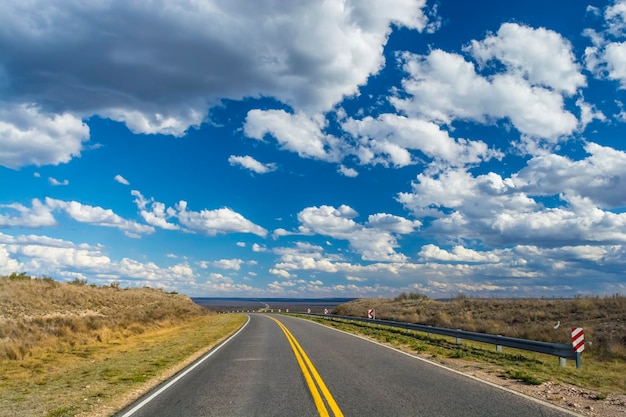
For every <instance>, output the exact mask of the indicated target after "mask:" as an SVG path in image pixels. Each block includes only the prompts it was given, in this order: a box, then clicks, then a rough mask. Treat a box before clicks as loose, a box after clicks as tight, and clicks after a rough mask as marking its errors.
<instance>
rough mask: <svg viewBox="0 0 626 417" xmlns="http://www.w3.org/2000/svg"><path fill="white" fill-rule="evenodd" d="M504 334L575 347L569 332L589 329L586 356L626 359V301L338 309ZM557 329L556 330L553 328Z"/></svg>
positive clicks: (456, 302)
mask: <svg viewBox="0 0 626 417" xmlns="http://www.w3.org/2000/svg"><path fill="white" fill-rule="evenodd" d="M370 308H373V309H375V311H376V318H378V319H386V320H396V321H405V322H410V323H419V324H426V325H431V326H440V327H448V328H454V329H461V330H468V331H474V332H481V333H490V334H501V335H503V336H510V337H519V338H523V339H531V340H541V341H547V342H553V343H571V328H572V327H583V328H584V329H585V342H586V343H585V355H586V356H589V355H591V356H593V357H594V359H597V360H607V361H612V360H620V361H626V297H624V296H619V295H615V296H611V297H588V298H575V299H474V298H468V297H464V296H459V297H456V298H454V299H452V300H450V301H437V300H432V299H429V298H427V297H425V296H422V295H419V294H401V295H400V296H398V297H396V298H395V299H393V300H392V299H362V300H356V301H353V302H350V303H346V304H343V305H341V306H339V307H338V308H337V309H336V310H335V313H336V314H341V315H348V316H350V315H352V316H361V317H364V316H365V315H366V314H367V310H368V309H370ZM557 324H558V327H557V328H556V329H555V327H556V326H557Z"/></svg>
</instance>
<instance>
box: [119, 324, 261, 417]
mask: <svg viewBox="0 0 626 417" xmlns="http://www.w3.org/2000/svg"><path fill="white" fill-rule="evenodd" d="M248 323H250V316H248V321H246V322H245V323H244V325H243V326H241V328H240V329H239V330H237V331H236V332H235V333H234V334H233V335H232V336H230V337H229V338H228V339H226V340H224V341H223V342H222V343H220V344H219V345H218V346H217V347H215V348H213V349H211V350H210V351H209V352H208V353H207V354H205V355H204V356H203V357H202V358H200V359H198V360H197V361H196V362H194V363H193V364H192V365H191V366H189V367H188V368H187V369H185V370H184V371H183V372H181V373H180V374H178V376H176V378H174V379H171V380H170V381H169V382H168V383H167V384H165V385H163V386H162V387H161V388H159V389H158V390H157V391H155V392H154V393H152V395H150V396H149V397H148V398H146V399H145V400H143V401H142V402H140V403H139V404H137V405H136V406H135V407H133V408H132V409H131V410H129V411H128V412H127V413H126V414H122V415H121V416H120V417H130V416H132V415H133V414H135V413H136V412H137V411H139V409H141V408H142V407H143V406H145V405H146V404H148V403H149V402H150V401H152V400H154V399H155V398H156V397H157V396H159V395H160V394H161V393H163V391H165V390H166V389H168V388H169V387H171V386H172V385H174V384H175V383H176V382H178V381H179V380H180V379H181V378H183V377H184V376H185V375H187V374H188V373H189V372H191V371H193V370H194V369H195V368H196V367H197V366H198V365H200V364H201V363H202V362H204V361H205V360H207V359H209V358H210V357H211V356H212V355H213V354H214V353H215V352H217V351H218V350H220V349H221V348H222V347H224V346H225V345H226V344H227V343H228V342H230V341H231V339H233V338H234V337H235V336H237V335H238V334H239V333H240V332H241V331H242V330H243V329H244V328H245V327H246V326H247V325H248Z"/></svg>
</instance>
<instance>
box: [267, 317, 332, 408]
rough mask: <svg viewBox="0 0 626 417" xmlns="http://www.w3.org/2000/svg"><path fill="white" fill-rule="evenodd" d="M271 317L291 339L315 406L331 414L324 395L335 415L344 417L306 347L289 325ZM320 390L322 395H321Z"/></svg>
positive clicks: (290, 342) (290, 343) (292, 347)
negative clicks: (308, 354)
mask: <svg viewBox="0 0 626 417" xmlns="http://www.w3.org/2000/svg"><path fill="white" fill-rule="evenodd" d="M268 317H269V316H268ZM269 318H270V319H272V320H274V321H275V322H276V324H278V326H279V327H280V328H281V329H282V331H283V333H285V336H286V337H287V340H288V341H289V345H291V349H292V350H293V353H294V355H295V356H296V360H297V361H298V365H300V370H301V371H302V374H303V375H304V379H305V381H306V383H307V385H308V386H309V391H311V396H313V402H315V406H316V407H317V411H318V412H319V414H320V416H321V417H330V414H329V413H328V409H327V408H326V404H324V401H323V399H322V395H323V396H324V399H325V400H326V403H327V404H328V406H329V407H330V409H331V411H332V412H333V415H334V416H335V417H343V413H342V412H341V410H340V409H339V406H338V405H337V403H336V402H335V399H334V398H333V396H332V395H331V393H330V391H329V390H328V388H327V387H326V384H325V383H324V381H323V380H322V377H321V376H320V374H319V373H318V372H317V370H316V369H315V367H314V366H313V364H312V363H311V360H310V359H309V357H308V356H307V354H306V353H305V352H304V349H302V346H300V343H298V341H297V340H296V338H295V337H294V336H293V334H291V332H290V331H289V329H287V327H285V325H284V324H283V323H281V322H280V321H278V320H276V319H275V318H273V317H269ZM315 383H317V386H316V385H315ZM318 387H319V390H318ZM320 391H321V394H322V395H320Z"/></svg>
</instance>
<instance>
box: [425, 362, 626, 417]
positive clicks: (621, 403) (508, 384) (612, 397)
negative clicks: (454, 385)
mask: <svg viewBox="0 0 626 417" xmlns="http://www.w3.org/2000/svg"><path fill="white" fill-rule="evenodd" d="M419 356H421V357H423V358H424V359H427V360H429V361H431V362H435V363H438V364H440V365H443V366H445V367H447V368H451V369H454V370H456V371H458V372H461V373H464V374H467V375H471V376H472V377H475V378H477V379H480V380H482V381H486V382H489V383H491V384H494V385H498V386H501V387H504V388H506V389H509V390H511V391H515V392H518V393H521V394H524V395H526V396H528V397H531V398H535V399H538V400H541V401H544V402H547V403H550V404H553V405H555V406H557V407H560V408H564V409H566V410H569V411H571V412H573V413H575V414H578V415H581V416H589V417H626V394H623V395H616V394H608V395H607V396H606V398H598V394H597V393H596V392H593V391H590V390H587V389H584V388H579V387H576V386H572V385H568V384H555V383H552V382H549V381H548V382H544V383H543V384H541V385H529V384H526V383H524V382H521V381H518V380H514V379H507V378H501V377H499V376H498V375H497V372H490V370H489V369H488V365H485V366H477V365H476V364H475V363H471V364H470V363H468V362H464V361H462V360H455V359H445V360H437V359H433V358H432V357H429V356H428V355H419Z"/></svg>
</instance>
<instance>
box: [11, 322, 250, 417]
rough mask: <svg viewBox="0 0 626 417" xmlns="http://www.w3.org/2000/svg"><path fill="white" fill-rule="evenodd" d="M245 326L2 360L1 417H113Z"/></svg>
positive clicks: (160, 333) (159, 334)
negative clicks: (147, 391) (161, 381)
mask: <svg viewBox="0 0 626 417" xmlns="http://www.w3.org/2000/svg"><path fill="white" fill-rule="evenodd" d="M244 322H245V316H243V315H234V314H229V315H226V314H221V315H210V316H203V317H199V318H196V319H193V320H190V321H188V322H186V323H184V324H180V325H177V326H172V327H168V328H163V329H157V330H152V331H146V332H144V333H142V334H139V335H133V336H129V337H127V338H125V339H123V340H121V339H120V340H110V341H109V342H106V343H102V342H94V343H92V344H89V345H85V346H80V347H77V348H76V349H74V350H68V351H66V350H64V351H61V352H49V353H47V354H45V355H41V356H32V357H28V358H27V359H25V360H20V361H15V360H13V361H11V360H2V361H0V366H1V372H0V373H1V374H2V377H0V404H2V407H0V416H6V417H13V416H17V415H19V416H66V415H68V416H74V415H89V413H94V414H93V415H97V414H98V413H95V412H99V413H103V414H101V415H109V414H111V413H112V412H113V411H115V410H116V409H117V408H119V407H122V406H123V405H124V404H125V402H126V401H129V400H131V399H132V397H134V396H136V395H137V393H140V392H143V390H145V389H146V388H147V386H149V385H155V383H156V382H157V381H159V380H161V379H163V378H164V377H165V376H167V375H168V374H171V373H173V372H172V371H173V370H176V369H179V368H180V367H182V365H183V364H186V363H189V362H190V359H191V358H196V357H198V356H199V355H200V354H201V353H204V352H206V351H207V350H208V349H209V348H210V347H212V346H214V345H215V344H217V343H218V342H219V341H220V340H222V339H223V338H224V337H225V336H227V335H228V334H231V333H233V332H234V331H235V330H236V329H238V328H239V327H241V325H242V324H243V323H244ZM129 393H130V394H129Z"/></svg>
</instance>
